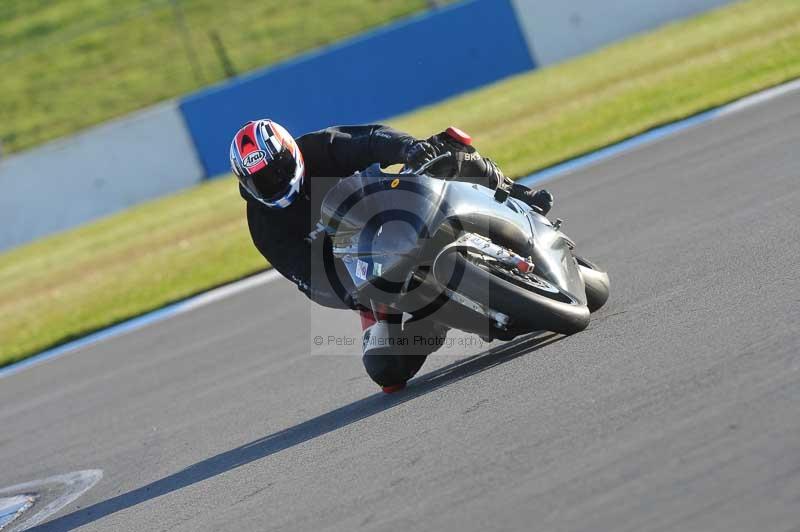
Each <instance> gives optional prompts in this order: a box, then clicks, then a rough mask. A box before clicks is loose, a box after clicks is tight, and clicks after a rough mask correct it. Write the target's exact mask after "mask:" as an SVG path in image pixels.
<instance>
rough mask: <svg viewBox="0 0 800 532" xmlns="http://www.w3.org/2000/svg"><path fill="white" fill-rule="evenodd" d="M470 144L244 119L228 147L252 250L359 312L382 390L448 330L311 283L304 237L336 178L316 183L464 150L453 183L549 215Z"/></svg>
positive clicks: (538, 198)
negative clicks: (297, 131)
mask: <svg viewBox="0 0 800 532" xmlns="http://www.w3.org/2000/svg"><path fill="white" fill-rule="evenodd" d="M471 144H472V140H471V139H470V137H469V136H468V135H466V134H465V133H464V132H462V131H460V130H458V129H456V128H452V127H451V128H448V129H447V130H446V131H444V132H441V133H438V134H436V135H433V136H432V137H430V138H428V139H426V140H420V139H417V138H414V137H412V136H411V135H408V134H406V133H402V132H400V131H397V130H395V129H392V128H391V127H388V126H384V125H363V126H337V127H329V128H327V129H323V130H321V131H315V132H313V133H308V134H306V135H303V136H301V137H298V138H297V139H294V138H292V136H291V135H290V134H289V132H288V131H286V129H284V128H283V127H282V126H281V125H280V124H278V123H276V122H274V121H272V120H256V121H252V122H248V123H247V124H245V125H244V126H243V127H242V128H241V129H240V130H239V131H238V132H237V133H236V135H235V136H234V138H233V141H232V142H231V147H230V160H231V167H232V168H233V172H234V174H236V176H237V177H238V178H239V185H240V187H239V188H240V193H241V195H242V197H243V198H244V199H245V200H246V201H247V222H248V225H249V228H250V234H251V236H252V238H253V243H254V244H255V246H256V248H258V250H259V251H260V252H261V254H262V255H263V256H264V257H265V258H266V259H267V260H268V261H269V263H270V264H271V265H272V266H273V267H274V268H275V269H276V270H278V271H279V272H280V273H281V274H282V275H283V276H284V277H286V278H287V279H289V280H291V281H292V282H293V283H295V284H296V285H297V286H298V288H299V289H300V290H301V291H302V292H303V293H305V294H306V296H308V297H309V298H310V299H311V300H313V301H315V302H316V303H319V304H321V305H324V306H327V307H333V308H351V309H353V310H356V311H358V312H359V313H360V315H361V325H362V330H363V334H364V341H363V362H364V367H365V368H366V370H367V373H368V374H369V376H370V377H371V378H372V380H374V381H375V382H376V383H377V384H378V385H380V386H381V387H382V388H383V390H384V391H385V392H387V393H388V392H393V391H397V390H400V389H402V388H403V387H404V386H405V384H406V382H407V381H408V380H409V379H410V378H411V377H413V376H414V375H415V374H416V373H417V371H419V369H420V367H421V366H422V364H423V362H424V361H425V358H426V357H427V356H428V355H429V354H430V353H432V352H433V351H435V350H436V349H438V348H439V347H441V346H442V345H443V342H444V337H445V335H446V334H447V328H446V327H445V326H443V325H441V324H438V323H436V322H434V321H432V320H416V321H406V323H405V324H404V323H402V319H401V318H402V316H396V315H389V314H383V313H379V312H374V311H373V310H372V309H367V308H364V307H362V306H359V305H358V304H357V303H355V302H354V301H352V300H346V301H342V299H341V298H340V297H338V296H337V295H336V293H335V292H334V291H333V290H332V289H331V288H330V286H328V285H325V286H323V285H321V283H318V282H315V281H316V278H315V276H312V275H311V264H310V263H311V253H310V247H309V244H308V238H307V237H308V236H309V234H310V233H311V231H312V230H313V228H314V223H313V221H314V220H316V219H318V217H319V207H320V204H319V202H320V199H321V198H322V197H324V195H325V192H327V190H329V189H330V188H331V187H332V186H333V185H334V184H335V183H336V181H337V179H322V178H344V177H348V176H350V175H352V174H354V173H355V172H357V171H361V170H364V169H365V168H367V167H368V166H370V165H372V164H375V163H379V164H380V165H382V166H391V165H394V164H405V165H407V166H409V167H411V168H418V167H420V166H421V165H422V164H424V163H426V162H428V161H430V160H432V159H433V158H434V157H436V156H437V155H439V154H441V153H444V152H446V151H450V152H453V153H458V152H461V153H467V154H470V156H469V157H461V158H459V161H463V162H460V163H459V165H458V168H457V169H456V170H457V175H456V177H455V178H453V179H458V180H461V181H469V182H473V183H478V184H481V185H483V186H486V187H488V188H491V189H495V188H497V187H499V186H502V187H505V188H507V189H510V190H511V193H512V195H513V196H514V197H517V198H519V199H521V200H523V201H525V202H526V203H528V204H529V205H531V206H534V207H535V208H537V209H538V210H539V211H540V212H542V213H545V214H546V213H547V211H549V210H550V208H551V207H552V204H553V197H552V195H551V194H550V193H549V192H547V191H546V190H539V191H536V192H534V191H532V190H530V189H528V188H526V187H523V186H522V185H518V184H516V183H513V182H512V181H511V180H510V179H508V178H506V177H505V176H504V175H503V173H502V172H501V171H500V169H499V168H498V167H497V165H496V164H495V163H494V162H492V161H491V160H490V159H487V158H483V157H481V156H480V155H479V154H478V152H477V151H476V150H475V148H474V147H472V145H471ZM315 178H317V179H315ZM312 183H313V186H314V191H313V192H314V194H313V195H312V194H311V186H312ZM419 337H423V338H426V339H427V340H426V341H425V342H417V344H418V345H416V347H415V348H414V349H413V352H409V348H407V347H402V346H410V345H413V344H414V343H415V342H413V341H412V339H414V338H419ZM403 338H405V340H403Z"/></svg>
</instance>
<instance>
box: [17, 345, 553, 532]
mask: <svg viewBox="0 0 800 532" xmlns="http://www.w3.org/2000/svg"><path fill="white" fill-rule="evenodd" d="M561 338H563V336H559V335H557V334H553V333H546V334H543V335H536V334H534V335H529V336H525V337H522V338H519V339H517V340H514V341H512V342H509V343H507V344H503V345H501V346H498V347H495V348H493V349H490V350H489V351H485V352H483V353H479V354H477V355H473V356H471V357H469V358H466V359H464V360H459V361H457V362H454V363H452V364H450V365H448V366H445V367H443V368H440V369H438V370H435V371H432V372H430V373H427V374H425V375H422V376H420V377H418V378H416V379H414V380H412V381H411V383H410V384H409V387H408V388H406V389H405V390H404V391H402V392H400V393H397V394H393V395H385V394H383V393H377V394H373V395H370V396H369V397H365V398H364V399H360V400H358V401H355V402H353V403H350V404H349V405H345V406H343V407H341V408H337V409H336V410H332V411H330V412H328V413H326V414H322V415H321V416H317V417H315V418H313V419H309V420H308V421H304V422H303V423H300V424H299V425H295V426H293V427H290V428H288V429H285V430H282V431H280V432H276V433H274V434H270V435H269V436H265V437H263V438H259V439H258V440H254V441H252V442H250V443H247V444H245V445H242V446H241V447H237V448H235V449H231V450H230V451H225V452H224V453H220V454H218V455H216V456H212V457H210V458H206V459H205V460H203V461H201V462H197V463H196V464H194V465H191V466H189V467H187V468H186V469H183V470H181V471H178V472H177V473H173V474H171V475H169V476H167V477H164V478H162V479H159V480H156V481H154V482H151V483H150V484H147V485H146V486H142V487H141V488H137V489H135V490H131V491H129V492H127V493H123V494H120V495H117V496H116V497H112V498H110V499H106V500H105V501H101V502H98V503H96V504H93V505H91V506H88V507H86V508H83V509H81V510H77V511H75V512H72V513H70V514H67V515H65V516H63V517H59V518H58V519H54V520H53V521H50V522H47V523H44V524H41V525H39V526H36V527H34V528H31V529H29V530H31V531H34V530H35V531H45V530H47V531H66V530H72V529H74V528H78V527H80V526H84V525H86V524H89V523H92V522H94V521H97V520H98V519H102V518H103V517H106V516H108V515H111V514H113V513H116V512H119V511H121V510H125V509H127V508H131V507H132V506H136V505H137V504H141V503H143V502H146V501H149V500H151V499H155V498H156V497H161V496H162V495H167V494H169V493H172V492H173V491H178V490H180V489H182V488H185V487H186V486H190V485H192V484H195V483H197V482H202V481H204V480H207V479H209V478H212V477H215V476H217V475H220V474H222V473H225V472H226V471H230V470H232V469H236V468H237V467H239V466H243V465H245V464H249V463H250V462H254V461H256V460H260V459H262V458H266V457H268V456H271V455H273V454H275V453H278V452H280V451H283V450H285V449H288V448H290V447H294V446H295V445H299V444H301V443H304V442H307V441H309V440H312V439H314V438H317V437H319V436H322V435H324V434H328V433H329V432H333V431H335V430H338V429H340V428H342V427H345V426H347V425H349V424H351V423H355V422H356V421H360V420H362V419H365V418H368V417H370V416H374V415H375V414H378V413H380V412H383V411H385V410H388V409H390V408H393V407H395V406H397V405H399V404H402V403H405V402H406V401H410V400H412V399H414V398H416V397H419V396H421V395H425V394H427V393H430V392H432V391H433V390H436V389H438V388H442V387H444V386H447V385H448V384H452V383H454V382H457V381H459V380H461V379H464V378H467V377H470V376H472V375H475V374H477V373H480V372H482V371H485V370H487V369H489V368H492V367H494V366H498V365H500V364H503V363H505V362H508V361H510V360H513V359H515V358H517V357H520V356H523V355H526V354H528V353H531V352H533V351H536V350H537V349H540V348H542V347H544V346H547V345H549V344H552V343H554V342H557V341H558V340H560V339H561Z"/></svg>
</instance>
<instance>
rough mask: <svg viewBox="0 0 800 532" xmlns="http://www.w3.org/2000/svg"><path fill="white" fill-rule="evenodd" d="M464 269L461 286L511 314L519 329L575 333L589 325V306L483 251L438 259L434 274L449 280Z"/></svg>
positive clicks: (457, 288)
mask: <svg viewBox="0 0 800 532" xmlns="http://www.w3.org/2000/svg"><path fill="white" fill-rule="evenodd" d="M457 271H463V275H462V276H461V280H460V282H458V286H449V285H448V288H450V289H451V290H454V291H457V292H459V293H461V294H463V295H465V296H467V297H469V298H470V299H473V300H475V301H478V302H481V303H484V304H486V305H488V306H489V307H490V308H491V309H493V310H496V311H498V312H501V313H503V314H506V315H507V316H509V317H510V318H511V323H510V325H511V327H513V328H514V329H516V330H527V331H534V330H542V329H545V330H548V331H554V332H558V333H562V334H574V333H576V332H579V331H582V330H583V329H585V328H586V326H587V325H589V309H588V308H587V307H586V305H583V304H581V303H580V302H579V301H577V300H575V299H574V298H573V297H572V296H570V295H569V294H566V293H564V292H563V291H561V290H560V289H559V288H558V287H557V286H555V285H553V284H552V283H550V282H549V281H547V280H546V279H543V278H542V277H539V276H538V275H536V274H535V273H528V274H523V273H521V272H519V271H517V270H512V269H509V268H508V267H507V266H505V265H504V264H502V263H499V262H497V261H495V260H492V259H491V258H488V257H484V256H482V255H477V254H472V253H463V252H453V253H450V254H448V255H445V256H443V257H440V258H439V259H437V260H436V263H435V265H434V275H435V276H436V279H437V280H439V282H441V283H443V284H445V283H448V282H449V281H450V280H451V278H454V277H458V276H453V275H452V272H457Z"/></svg>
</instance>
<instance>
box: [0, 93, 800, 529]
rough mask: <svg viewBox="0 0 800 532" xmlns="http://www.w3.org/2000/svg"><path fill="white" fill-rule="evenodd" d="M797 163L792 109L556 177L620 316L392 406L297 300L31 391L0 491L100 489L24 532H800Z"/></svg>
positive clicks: (105, 346)
mask: <svg viewBox="0 0 800 532" xmlns="http://www.w3.org/2000/svg"><path fill="white" fill-rule="evenodd" d="M798 148H800V95H798V93H796V92H795V93H792V94H789V95H785V96H782V97H780V98H777V99H774V100H772V101H770V102H767V103H763V104H761V105H758V106H755V107H752V108H750V109H747V110H744V111H741V112H739V113H736V114H731V115H729V116H726V117H724V118H720V119H719V120H716V121H714V122H712V123H709V124H706V125H702V126H699V127H697V128H694V129H692V130H690V131H688V132H684V133H682V134H680V135H678V136H675V137H670V138H667V139H664V140H661V141H659V142H656V143H654V144H651V145H648V146H645V147H642V148H639V149H636V150H634V151H631V152H629V153H627V154H625V155H623V156H620V157H617V158H615V159H612V160H609V161H606V162H603V163H601V164H598V165H596V166H593V167H590V168H587V169H584V170H582V171H578V172H575V173H573V174H570V175H568V176H566V177H563V178H561V179H559V180H557V181H555V182H553V183H552V184H551V185H550V188H551V189H552V190H553V191H554V192H555V195H556V198H557V206H556V210H555V211H554V214H555V215H556V216H559V217H561V218H564V219H565V220H566V222H565V224H564V229H565V231H566V232H567V234H569V235H570V236H572V237H573V238H574V239H575V240H577V242H578V246H579V251H580V252H581V253H582V254H585V255H586V256H588V257H590V258H592V259H594V260H595V261H596V262H599V263H600V264H602V265H603V266H605V267H606V268H607V269H608V271H609V272H610V274H611V276H612V298H611V300H610V301H609V304H608V305H607V307H606V308H604V309H603V310H602V311H600V312H599V313H598V314H597V315H596V316H595V318H594V320H593V322H592V324H591V325H590V327H589V329H587V330H586V331H584V332H582V333H580V334H578V335H575V336H572V337H568V338H564V337H559V336H553V335H549V334H542V335H539V336H535V337H530V338H523V339H520V340H518V341H515V342H512V343H509V344H501V343H494V344H491V345H483V346H481V345H473V346H465V345H463V344H464V343H466V342H467V340H468V338H467V337H463V336H461V337H459V336H458V335H455V336H453V338H454V339H455V340H461V341H459V342H455V343H454V345H452V346H449V347H447V348H445V349H444V352H443V353H441V354H440V355H437V356H435V357H432V358H431V359H430V360H429V362H428V363H427V364H426V366H425V367H424V368H423V371H422V373H421V375H420V376H419V377H418V378H417V379H416V380H415V381H413V382H412V384H411V386H410V387H409V388H408V389H407V390H406V391H405V392H402V393H400V394H395V395H391V396H385V395H382V394H378V393H375V391H376V389H375V386H374V385H373V384H372V383H371V382H370V381H369V380H368V378H367V377H366V376H365V375H364V373H363V371H362V369H361V366H360V360H359V357H358V356H355V353H356V352H357V351H358V345H355V346H347V345H340V346H336V345H332V344H331V343H329V342H328V340H327V336H328V335H335V336H337V337H339V338H341V339H342V340H341V342H343V343H347V342H350V341H356V342H357V339H358V327H357V324H356V320H355V319H354V316H352V315H350V314H349V313H346V312H322V311H319V310H315V309H311V308H310V307H309V306H308V304H307V303H306V302H305V301H304V299H303V298H302V297H301V296H300V295H299V293H298V292H297V291H296V290H295V289H294V288H293V287H291V286H290V285H289V284H288V283H285V282H282V281H281V282H274V283H270V284H268V285H266V286H262V287H259V288H257V289H254V290H252V291H249V292H246V293H243V294H239V295H236V296H233V297H230V298H227V299H225V300H223V301H220V302H217V303H215V304H213V305H210V306H206V307H202V308H198V309H196V310H193V311H191V312H188V313H185V314H182V315H179V316H176V317H174V318H171V319H168V320H166V321H162V322H160V323H157V324H154V325H152V326H149V327H147V328H145V329H142V330H139V331H137V332H135V333H130V334H126V335H122V336H119V337H117V338H113V339H110V340H106V341H104V342H101V343H98V344H95V345H93V346H90V347H86V348H84V349H82V350H81V351H80V352H78V353H75V354H72V355H70V356H68V357H63V358H59V359H54V360H52V361H49V362H47V363H44V364H41V365H39V366H36V367H33V368H30V369H27V370H25V371H22V372H20V373H18V374H16V375H13V376H11V377H8V378H6V379H4V380H3V381H2V383H0V426H2V427H3V430H2V431H0V488H2V487H3V486H9V485H12V484H18V483H24V482H29V481H34V480H36V479H42V478H45V477H50V476H53V475H58V474H63V473H69V472H72V471H78V470H86V469H102V470H103V473H104V476H103V478H102V480H100V481H99V482H98V483H97V484H96V485H95V486H94V487H93V488H92V489H90V490H89V491H88V492H86V493H85V494H84V495H83V496H81V497H80V498H79V499H78V500H76V501H74V502H73V503H71V504H70V505H68V506H67V507H65V508H64V509H62V510H61V511H60V512H59V513H57V514H56V515H53V516H52V517H51V520H50V521H49V522H47V523H45V524H44V525H41V526H39V527H37V528H35V530H71V529H74V528H78V527H82V528H81V530H109V531H128V530H131V531H132V530H136V531H140V530H170V531H196V530H215V531H216V530H230V531H242V530H291V531H294V530H314V531H317V532H318V531H321V530H343V531H345V530H356V529H357V530H404V531H408V530H459V531H460V530H475V531H484V530H511V529H516V530H559V531H598V530H613V531H628V530H630V531H665V530H681V531H682V530H726V531H728V530H742V531H753V530H759V531H789V530H795V531H796V530H800V371H799V370H800V327H798V319H799V318H800V273H798V271H799V270H800V268H799V267H798V265H799V264H800V244H798V241H800V154H799V152H798ZM317 335H321V336H322V337H323V342H322V345H320V346H317V345H315V342H314V337H315V336H317ZM473 341H474V339H473Z"/></svg>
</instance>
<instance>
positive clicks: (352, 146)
mask: <svg viewBox="0 0 800 532" xmlns="http://www.w3.org/2000/svg"><path fill="white" fill-rule="evenodd" d="M296 141H297V144H298V146H299V147H300V151H301V152H302V154H303V159H304V161H305V166H306V174H305V179H304V182H303V187H302V189H301V193H300V195H299V196H298V198H297V199H296V200H295V201H294V202H293V203H292V204H291V205H290V206H289V207H286V208H283V209H270V208H267V207H266V206H264V205H263V204H261V203H259V202H258V201H256V200H255V199H253V198H252V197H250V195H249V194H248V193H247V192H246V191H245V190H244V189H243V188H241V187H240V192H241V195H242V197H243V198H244V199H245V200H247V223H248V226H249V228H250V234H251V236H252V238H253V243H254V244H255V246H256V248H258V250H259V251H260V252H261V254H262V255H264V257H265V258H266V259H267V260H268V261H269V262H270V264H272V266H273V267H274V268H275V269H276V270H278V271H279V272H280V273H281V274H282V275H283V276H284V277H286V278H287V279H289V280H291V281H292V282H294V283H295V284H296V285H297V286H298V287H299V288H300V290H301V291H303V292H304V293H305V294H306V295H307V296H308V297H309V298H311V299H312V300H313V301H315V302H317V303H319V304H321V305H324V306H328V307H334V308H353V304H352V303H351V302H343V301H342V300H341V298H340V297H339V296H337V295H336V294H335V293H334V291H333V290H332V289H331V288H330V286H329V285H328V284H327V283H325V282H318V281H319V280H320V277H324V276H319V275H316V274H314V275H312V264H311V248H310V245H309V244H308V243H307V241H306V237H307V236H308V235H309V233H310V232H311V231H312V230H313V229H314V227H315V224H316V222H317V221H318V220H319V213H320V206H321V202H322V199H323V198H324V196H325V193H326V192H327V191H328V190H329V189H330V188H332V187H333V186H334V185H335V184H336V183H337V181H338V180H339V178H343V177H348V176H350V175H352V174H354V173H355V172H357V171H360V170H364V169H365V168H367V167H368V166H370V165H372V164H375V163H380V164H381V165H382V166H390V165H393V164H399V163H403V162H404V161H405V156H406V152H407V151H408V150H409V149H410V148H411V146H412V145H413V144H414V143H416V142H418V141H417V139H415V138H414V137H412V136H410V135H408V134H405V133H401V132H399V131H397V130H395V129H392V128H390V127H388V126H383V125H364V126H338V127H330V128H327V129H323V130H321V131H315V132H313V133H308V134H306V135H303V136H302V137H299V138H297V139H296ZM469 164H470V165H469V166H464V167H462V168H461V172H460V174H461V175H472V176H477V177H469V178H466V177H456V178H455V179H459V180H463V181H469V182H473V183H478V184H481V185H484V186H486V187H488V188H491V189H494V188H496V187H497V186H498V184H500V183H501V182H502V180H504V179H505V178H503V176H502V173H500V172H499V170H497V168H496V166H494V165H493V164H491V163H488V164H487V163H486V162H484V160H482V159H475V160H473V161H471V162H470V163H469Z"/></svg>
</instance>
